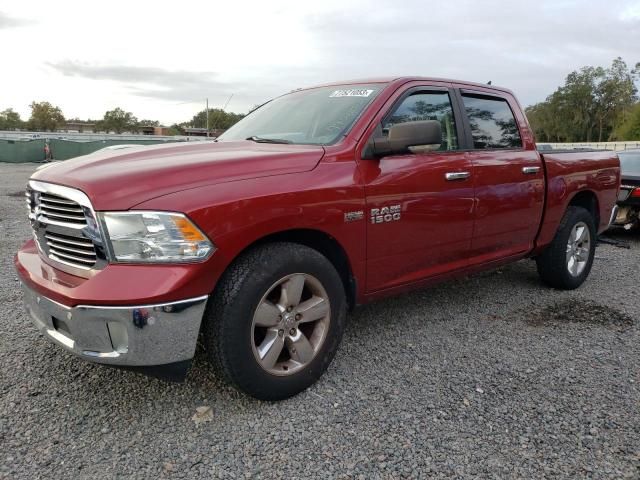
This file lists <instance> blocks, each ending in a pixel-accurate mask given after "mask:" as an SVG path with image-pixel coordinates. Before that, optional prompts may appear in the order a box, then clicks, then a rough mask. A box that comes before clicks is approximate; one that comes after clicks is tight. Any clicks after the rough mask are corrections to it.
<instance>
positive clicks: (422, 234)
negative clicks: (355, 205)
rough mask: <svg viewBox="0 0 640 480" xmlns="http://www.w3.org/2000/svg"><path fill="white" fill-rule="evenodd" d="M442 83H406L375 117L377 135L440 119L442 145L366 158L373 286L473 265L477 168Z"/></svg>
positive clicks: (377, 287)
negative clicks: (401, 125) (466, 149)
mask: <svg viewBox="0 0 640 480" xmlns="http://www.w3.org/2000/svg"><path fill="white" fill-rule="evenodd" d="M452 95H453V90H450V89H449V88H448V87H447V86H443V85H419V86H413V87H412V88H405V89H404V90H403V91H402V92H398V93H397V94H396V96H395V98H393V97H392V99H391V100H390V102H389V103H390V105H389V104H388V106H387V107H385V109H383V111H381V112H380V113H379V114H378V117H377V118H376V119H375V120H374V122H375V131H374V132H372V135H373V136H375V137H376V138H377V137H379V136H385V135H387V134H388V129H389V128H390V127H391V125H393V124H395V123H401V122H407V121H414V120H438V121H439V122H440V124H441V127H442V143H441V145H440V148H439V149H438V150H435V151H429V150H421V149H420V148H417V149H413V151H412V152H410V153H406V154H401V155H399V154H394V155H389V156H385V157H382V158H376V159H366V160H360V170H361V172H362V174H363V177H364V183H365V192H366V201H367V210H366V217H367V218H366V219H367V245H366V248H367V291H369V292H372V291H379V290H384V289H387V288H391V287H396V286H400V285H404V284H408V283H412V282H414V281H417V280H421V279H423V278H426V277H430V276H434V275H437V274H439V273H443V272H448V271H450V270H455V269H457V268H460V267H463V266H464V265H466V263H467V257H468V255H469V249H470V247H471V233H472V229H473V202H474V200H473V197H474V196H473V178H472V177H473V172H472V166H471V162H470V160H469V158H468V157H467V155H466V154H465V152H464V151H462V149H461V145H460V141H459V139H460V137H461V136H462V135H463V133H462V132H463V131H462V128H461V126H460V122H459V119H458V116H459V115H457V114H456V113H454V112H455V109H454V105H453V104H452V101H451V100H452Z"/></svg>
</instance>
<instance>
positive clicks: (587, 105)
mask: <svg viewBox="0 0 640 480" xmlns="http://www.w3.org/2000/svg"><path fill="white" fill-rule="evenodd" d="M639 70H640V69H639V68H638V65H636V68H635V69H632V70H630V69H629V67H628V66H627V64H626V63H625V62H624V61H623V60H622V59H621V58H619V57H618V58H616V59H615V60H613V62H612V64H611V67H609V68H602V67H590V66H587V67H582V68H581V69H580V70H577V71H574V72H571V73H570V74H569V75H567V78H566V79H565V83H564V85H563V86H561V87H558V89H557V90H556V91H555V92H554V93H552V94H551V95H549V96H548V97H547V99H546V100H545V101H544V102H540V103H537V104H535V105H532V106H530V107H528V108H527V109H526V112H527V116H528V118H529V121H530V123H531V126H532V128H533V130H534V132H535V134H536V137H537V138H538V140H540V141H547V142H549V141H555V142H580V141H588V142H589V141H605V140H611V139H613V138H614V137H615V135H616V132H617V127H618V126H619V125H620V124H621V123H623V122H624V121H625V119H626V117H627V116H628V114H629V111H630V108H631V106H632V105H633V104H634V102H635V101H636V100H637V97H636V93H637V88H636V86H635V81H636V80H637V79H638V71H639Z"/></svg>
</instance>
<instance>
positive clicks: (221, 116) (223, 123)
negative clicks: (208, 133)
mask: <svg viewBox="0 0 640 480" xmlns="http://www.w3.org/2000/svg"><path fill="white" fill-rule="evenodd" d="M242 118H244V115H242V114H240V113H231V112H225V111H224V110H222V109H221V108H212V109H211V110H209V129H211V130H215V129H221V130H226V129H228V128H230V127H231V126H233V125H234V124H235V123H237V122H238V121H239V120H241V119H242ZM191 125H192V126H193V127H196V128H205V127H206V126H207V114H206V110H202V111H201V112H198V113H197V114H196V115H195V116H194V117H193V119H191Z"/></svg>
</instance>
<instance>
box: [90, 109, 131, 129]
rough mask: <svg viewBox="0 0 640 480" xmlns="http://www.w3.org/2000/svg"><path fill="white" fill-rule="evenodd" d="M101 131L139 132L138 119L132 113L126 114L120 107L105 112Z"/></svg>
mask: <svg viewBox="0 0 640 480" xmlns="http://www.w3.org/2000/svg"><path fill="white" fill-rule="evenodd" d="M99 129H100V130H105V131H107V132H116V133H122V132H137V131H138V119H137V118H136V117H135V116H134V115H133V114H132V113H131V112H125V111H124V110H123V109H121V108H120V107H118V108H114V109H113V110H109V111H108V112H105V114H104V118H103V119H102V121H100V123H99Z"/></svg>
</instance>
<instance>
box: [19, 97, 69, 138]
mask: <svg viewBox="0 0 640 480" xmlns="http://www.w3.org/2000/svg"><path fill="white" fill-rule="evenodd" d="M30 107H31V117H30V118H29V123H28V126H29V129H30V130H42V131H47V130H48V131H51V132H53V131H55V130H56V129H57V128H59V127H61V126H62V125H63V124H64V123H65V121H64V115H62V110H60V107H54V106H53V105H51V104H50V103H49V102H31V105H30Z"/></svg>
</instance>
